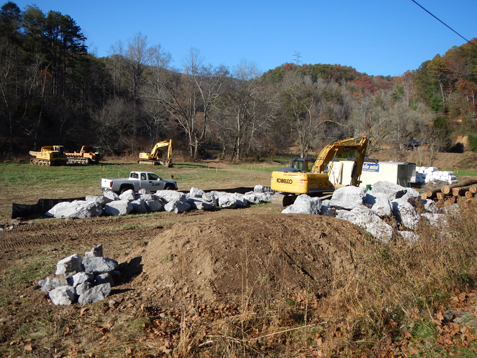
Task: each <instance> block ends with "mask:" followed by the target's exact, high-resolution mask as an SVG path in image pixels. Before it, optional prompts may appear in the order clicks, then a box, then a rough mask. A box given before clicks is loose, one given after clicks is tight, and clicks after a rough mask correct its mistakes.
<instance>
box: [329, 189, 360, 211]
mask: <svg viewBox="0 0 477 358" xmlns="http://www.w3.org/2000/svg"><path fill="white" fill-rule="evenodd" d="M365 195H366V192H365V190H364V189H363V188H359V187H356V186H345V187H342V188H339V189H337V190H335V191H334V192H333V196H332V197H331V200H330V206H332V207H334V208H336V209H345V210H352V209H354V208H356V207H359V206H361V205H362V204H363V199H364V196H365Z"/></svg>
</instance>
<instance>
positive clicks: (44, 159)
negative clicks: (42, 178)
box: [29, 145, 68, 166]
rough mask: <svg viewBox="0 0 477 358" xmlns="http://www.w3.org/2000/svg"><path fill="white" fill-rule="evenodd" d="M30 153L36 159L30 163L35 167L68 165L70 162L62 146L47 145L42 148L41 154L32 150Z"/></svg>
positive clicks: (32, 159)
mask: <svg viewBox="0 0 477 358" xmlns="http://www.w3.org/2000/svg"><path fill="white" fill-rule="evenodd" d="M29 153H30V155H31V156H33V157H34V158H31V159H30V163H31V164H33V165H40V166H42V165H44V166H53V165H66V162H67V160H68V158H67V157H66V155H65V148H64V147H63V146H62V145H47V146H44V147H41V150H40V151H39V152H37V151H33V150H31V151H30V152H29Z"/></svg>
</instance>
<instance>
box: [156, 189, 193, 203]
mask: <svg viewBox="0 0 477 358" xmlns="http://www.w3.org/2000/svg"><path fill="white" fill-rule="evenodd" d="M154 195H155V196H156V198H157V199H160V200H162V201H164V202H166V203H168V202H170V201H173V200H178V201H183V200H185V199H186V195H185V194H184V193H181V192H180V191H174V190H158V191H156V193H155V194H154Z"/></svg>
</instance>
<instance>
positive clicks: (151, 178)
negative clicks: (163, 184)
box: [147, 173, 159, 180]
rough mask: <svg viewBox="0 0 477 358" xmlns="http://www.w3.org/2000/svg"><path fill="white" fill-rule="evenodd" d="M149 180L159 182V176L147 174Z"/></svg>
mask: <svg viewBox="0 0 477 358" xmlns="http://www.w3.org/2000/svg"><path fill="white" fill-rule="evenodd" d="M147 178H148V179H149V180H158V179H159V175H157V174H154V173H147Z"/></svg>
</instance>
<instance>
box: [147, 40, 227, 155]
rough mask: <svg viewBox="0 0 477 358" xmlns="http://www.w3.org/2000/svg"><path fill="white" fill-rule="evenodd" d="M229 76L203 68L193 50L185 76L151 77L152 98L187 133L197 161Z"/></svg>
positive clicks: (223, 71) (221, 70) (162, 74)
mask: <svg viewBox="0 0 477 358" xmlns="http://www.w3.org/2000/svg"><path fill="white" fill-rule="evenodd" d="M227 76H228V71H227V69H226V68H224V67H216V68H214V67H212V66H210V65H209V66H205V65H203V60H202V58H201V57H200V53H199V51H198V50H196V49H191V50H190V52H189V56H188V57H187V58H186V59H185V61H184V68H183V71H182V74H181V75H177V74H176V73H174V72H164V71H162V72H161V71H158V72H156V73H155V74H154V76H152V77H151V83H150V91H149V98H150V99H151V100H153V101H156V102H157V103H159V104H162V105H163V106H164V108H165V110H166V111H167V112H168V113H169V115H170V117H171V118H172V119H174V120H175V121H177V123H178V124H179V126H180V127H181V128H182V129H183V131H184V134H185V135H186V138H187V144H188V146H189V154H190V156H191V157H192V158H194V159H196V158H197V157H198V154H199V147H200V145H201V144H202V143H203V142H204V141H205V139H206V134H207V129H208V125H209V121H210V117H211V114H212V112H214V111H215V109H216V108H215V102H216V100H217V98H218V96H219V93H220V91H221V90H222V86H223V82H224V78H226V77H227Z"/></svg>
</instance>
